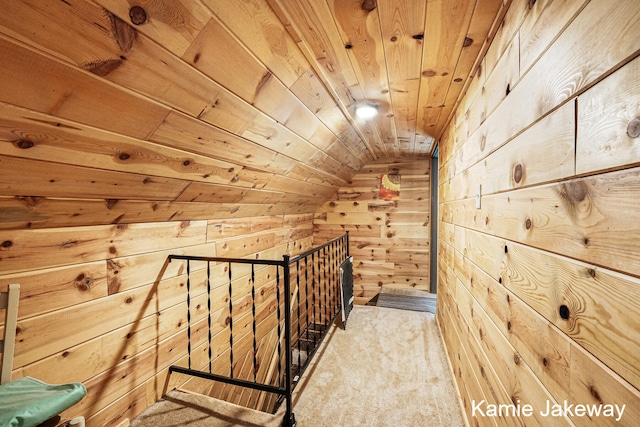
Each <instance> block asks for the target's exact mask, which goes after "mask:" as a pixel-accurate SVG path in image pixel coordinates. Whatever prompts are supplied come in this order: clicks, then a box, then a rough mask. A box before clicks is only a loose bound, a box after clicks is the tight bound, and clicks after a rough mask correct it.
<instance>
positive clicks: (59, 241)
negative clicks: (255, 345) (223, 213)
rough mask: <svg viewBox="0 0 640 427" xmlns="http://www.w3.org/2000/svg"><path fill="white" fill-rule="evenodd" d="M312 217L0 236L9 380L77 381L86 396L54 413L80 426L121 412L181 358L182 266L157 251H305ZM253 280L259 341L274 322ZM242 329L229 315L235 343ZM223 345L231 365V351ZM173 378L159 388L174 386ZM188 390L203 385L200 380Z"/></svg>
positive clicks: (219, 289)
mask: <svg viewBox="0 0 640 427" xmlns="http://www.w3.org/2000/svg"><path fill="white" fill-rule="evenodd" d="M312 221H313V215H312V214H303V215H277V216H264V217H247V218H236V219H220V220H209V221H206V220H205V221H191V222H190V221H184V222H158V223H142V224H130V225H100V226H84V227H64V228H51V229H37V230H13V231H12V230H9V231H6V230H5V231H3V232H2V236H3V237H2V239H3V241H4V242H5V243H4V244H3V245H2V254H1V255H0V256H2V262H3V265H5V269H6V270H5V269H3V272H2V274H1V275H0V287H5V286H6V285H7V284H9V283H20V284H21V285H22V295H21V299H20V305H19V321H18V334H17V342H16V354H15V365H14V368H15V370H14V373H13V378H14V379H16V378H19V377H22V376H26V375H29V376H33V377H36V378H39V379H41V380H43V381H46V382H51V383H62V382H69V381H80V382H83V383H84V384H85V386H86V387H87V390H88V393H87V396H86V397H85V398H84V399H83V400H82V401H81V402H80V403H79V404H78V405H76V406H75V407H74V408H72V409H71V410H69V411H67V412H66V413H65V414H64V417H65V418H67V419H68V418H69V417H72V416H75V415H84V416H85V417H86V418H87V425H88V426H100V427H101V426H110V425H117V423H119V422H120V421H122V420H124V419H125V418H133V417H134V416H135V415H137V414H138V413H140V412H141V411H143V410H144V409H145V408H147V407H148V406H149V405H151V404H153V403H154V402H155V401H156V400H157V399H158V398H159V397H160V395H161V393H162V390H163V388H164V386H165V382H166V377H167V368H168V366H169V365H170V364H174V363H184V359H185V355H186V333H185V329H186V302H185V293H186V292H185V284H186V275H185V263H184V262H178V261H173V262H171V263H167V256H168V255H169V254H189V255H207V256H230V257H245V256H251V257H260V258H265V259H280V258H281V256H282V254H285V253H289V254H295V253H299V252H301V251H303V250H306V249H309V248H310V247H311V246H312V240H313V224H312ZM9 249H10V250H9ZM9 265H10V268H9V267H8V266H9ZM223 269H224V266H218V267H216V268H215V269H214V270H215V271H214V272H213V273H214V275H215V274H217V276H214V277H217V278H216V280H214V284H213V286H214V288H215V290H214V292H213V311H214V318H213V322H214V328H213V329H214V332H216V333H217V334H216V335H215V336H214V348H215V354H216V355H220V357H219V358H218V360H217V362H216V365H215V366H216V367H217V368H216V369H220V370H228V343H229V338H228V327H227V322H226V319H227V316H228V299H227V298H228V296H227V286H226V283H227V282H226V280H227V278H228V275H227V273H226V272H225V271H222V270H223ZM241 270H242V269H241V268H240V269H239V271H238V272H237V273H234V278H235V277H237V279H234V281H236V282H237V283H238V284H239V285H238V286H237V287H236V290H235V291H234V295H233V300H234V307H237V311H236V308H234V312H237V313H250V312H251V304H250V302H247V301H248V299H250V288H247V286H246V285H247V283H248V280H247V277H246V273H247V272H246V271H245V272H242V271H241ZM204 273H205V272H204V270H202V267H200V270H199V271H196V275H195V279H194V280H193V283H192V294H193V295H195V296H196V299H195V300H194V302H193V303H192V308H194V312H193V314H192V317H193V321H194V322H198V321H200V325H203V324H206V318H205V317H204V316H205V310H206V306H207V300H206V294H205V285H204V283H205V280H204V277H205V276H204ZM198 274H199V275H200V277H198ZM243 275H244V278H243V277H242V276H243ZM256 282H257V283H258V286H259V290H258V295H259V296H258V297H257V298H256V300H257V313H258V316H259V317H260V320H261V321H262V322H261V323H260V324H259V327H258V329H259V331H258V332H259V335H260V337H263V336H265V335H266V334H267V332H266V330H267V329H268V323H269V322H270V321H271V322H272V323H273V321H274V320H273V319H274V317H273V313H274V311H275V308H274V307H273V306H272V305H273V304H271V305H270V303H269V301H273V300H274V298H273V293H274V289H275V286H274V280H273V274H271V276H270V277H269V272H264V274H261V273H260V272H258V274H257V280H256ZM262 291H264V292H262ZM245 317H246V316H245ZM250 329H251V328H250V326H249V327H248V329H247V326H246V322H243V321H242V319H238V320H237V324H236V326H235V328H234V335H235V336H236V339H237V340H238V341H237V342H238V345H239V346H240V347H242V345H244V344H246V343H247V342H249V340H248V339H244V340H243V339H242V336H243V333H244V332H246V331H247V330H249V331H250ZM205 330H206V328H205V327H194V331H193V342H194V344H193V345H194V348H197V349H202V350H203V351H197V352H196V354H197V356H196V357H195V358H194V364H198V363H200V364H203V363H204V362H201V361H200V359H201V356H202V355H206V349H204V347H202V346H201V347H197V345H198V344H199V343H201V342H204V341H205V340H206V332H205ZM266 339H267V340H272V339H273V337H270V336H267V337H266ZM243 343H244V344H243ZM235 351H236V352H237V353H236V358H237V360H238V361H240V362H239V363H238V371H240V370H243V369H244V366H245V365H244V364H243V363H242V360H243V354H242V352H241V351H240V349H239V348H236V349H235ZM266 353H267V352H266V351H265V354H266ZM264 357H265V358H266V360H267V362H266V363H262V362H263V355H262V353H261V354H259V358H260V363H261V366H262V365H264V367H263V368H262V370H261V372H260V375H261V376H266V372H265V370H266V369H267V367H268V366H269V363H268V362H269V361H270V360H271V355H270V354H268V355H266V356H264ZM176 375H177V374H175V375H172V376H171V381H170V382H169V383H168V385H169V387H173V386H177V385H180V383H181V382H184V379H185V378H184V377H182V378H179V377H180V376H179V375H177V377H176ZM190 387H192V388H195V389H197V390H198V391H203V392H205V391H210V390H208V388H210V387H211V383H208V384H206V385H203V384H201V383H197V382H194V384H192V385H191V386H190ZM198 387H200V388H198ZM224 392H225V393H227V397H228V398H230V399H231V400H235V401H237V402H242V403H250V402H249V400H250V399H254V400H253V402H256V400H255V399H257V396H256V395H255V394H254V395H248V394H245V395H242V394H239V393H236V395H229V393H230V392H231V391H229V390H225V391H224Z"/></svg>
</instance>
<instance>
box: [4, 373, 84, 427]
mask: <svg viewBox="0 0 640 427" xmlns="http://www.w3.org/2000/svg"><path fill="white" fill-rule="evenodd" d="M86 394H87V389H86V388H85V387H84V385H83V384H82V383H69V384H60V385H54V384H47V383H43V382H42V381H39V380H37V379H35V378H31V377H24V378H20V379H19V380H16V381H11V382H8V383H6V384H3V385H1V386H0V426H2V427H5V426H7V427H8V426H11V427H14V426H15V427H33V426H37V425H38V424H40V423H42V422H44V421H46V420H48V419H49V418H51V417H54V416H56V415H58V414H60V413H61V412H63V411H64V410H66V409H68V408H70V407H71V406H73V405H75V404H76V403H78V402H79V401H80V400H81V399H82V398H83V397H84V396H85V395H86Z"/></svg>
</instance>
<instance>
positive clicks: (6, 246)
mask: <svg viewBox="0 0 640 427" xmlns="http://www.w3.org/2000/svg"><path fill="white" fill-rule="evenodd" d="M1 246H2V247H3V248H4V249H8V248H10V247H11V246H13V242H12V241H11V240H5V241H4V242H2V245H1Z"/></svg>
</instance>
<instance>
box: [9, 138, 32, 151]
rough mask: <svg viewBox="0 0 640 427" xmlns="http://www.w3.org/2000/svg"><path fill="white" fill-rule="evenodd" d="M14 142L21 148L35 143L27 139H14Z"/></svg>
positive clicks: (30, 146)
mask: <svg viewBox="0 0 640 427" xmlns="http://www.w3.org/2000/svg"><path fill="white" fill-rule="evenodd" d="M14 144H15V146H16V147H18V148H20V149H22V150H27V149H29V148H32V147H33V146H34V145H36V144H34V142H33V141H30V140H28V139H20V140H18V141H16V142H15V143H14Z"/></svg>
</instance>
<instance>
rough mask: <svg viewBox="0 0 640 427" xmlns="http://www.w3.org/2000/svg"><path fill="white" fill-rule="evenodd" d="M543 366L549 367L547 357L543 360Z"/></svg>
mask: <svg viewBox="0 0 640 427" xmlns="http://www.w3.org/2000/svg"><path fill="white" fill-rule="evenodd" d="M542 364H543V365H544V366H549V361H548V360H547V358H546V357H543V358H542Z"/></svg>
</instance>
